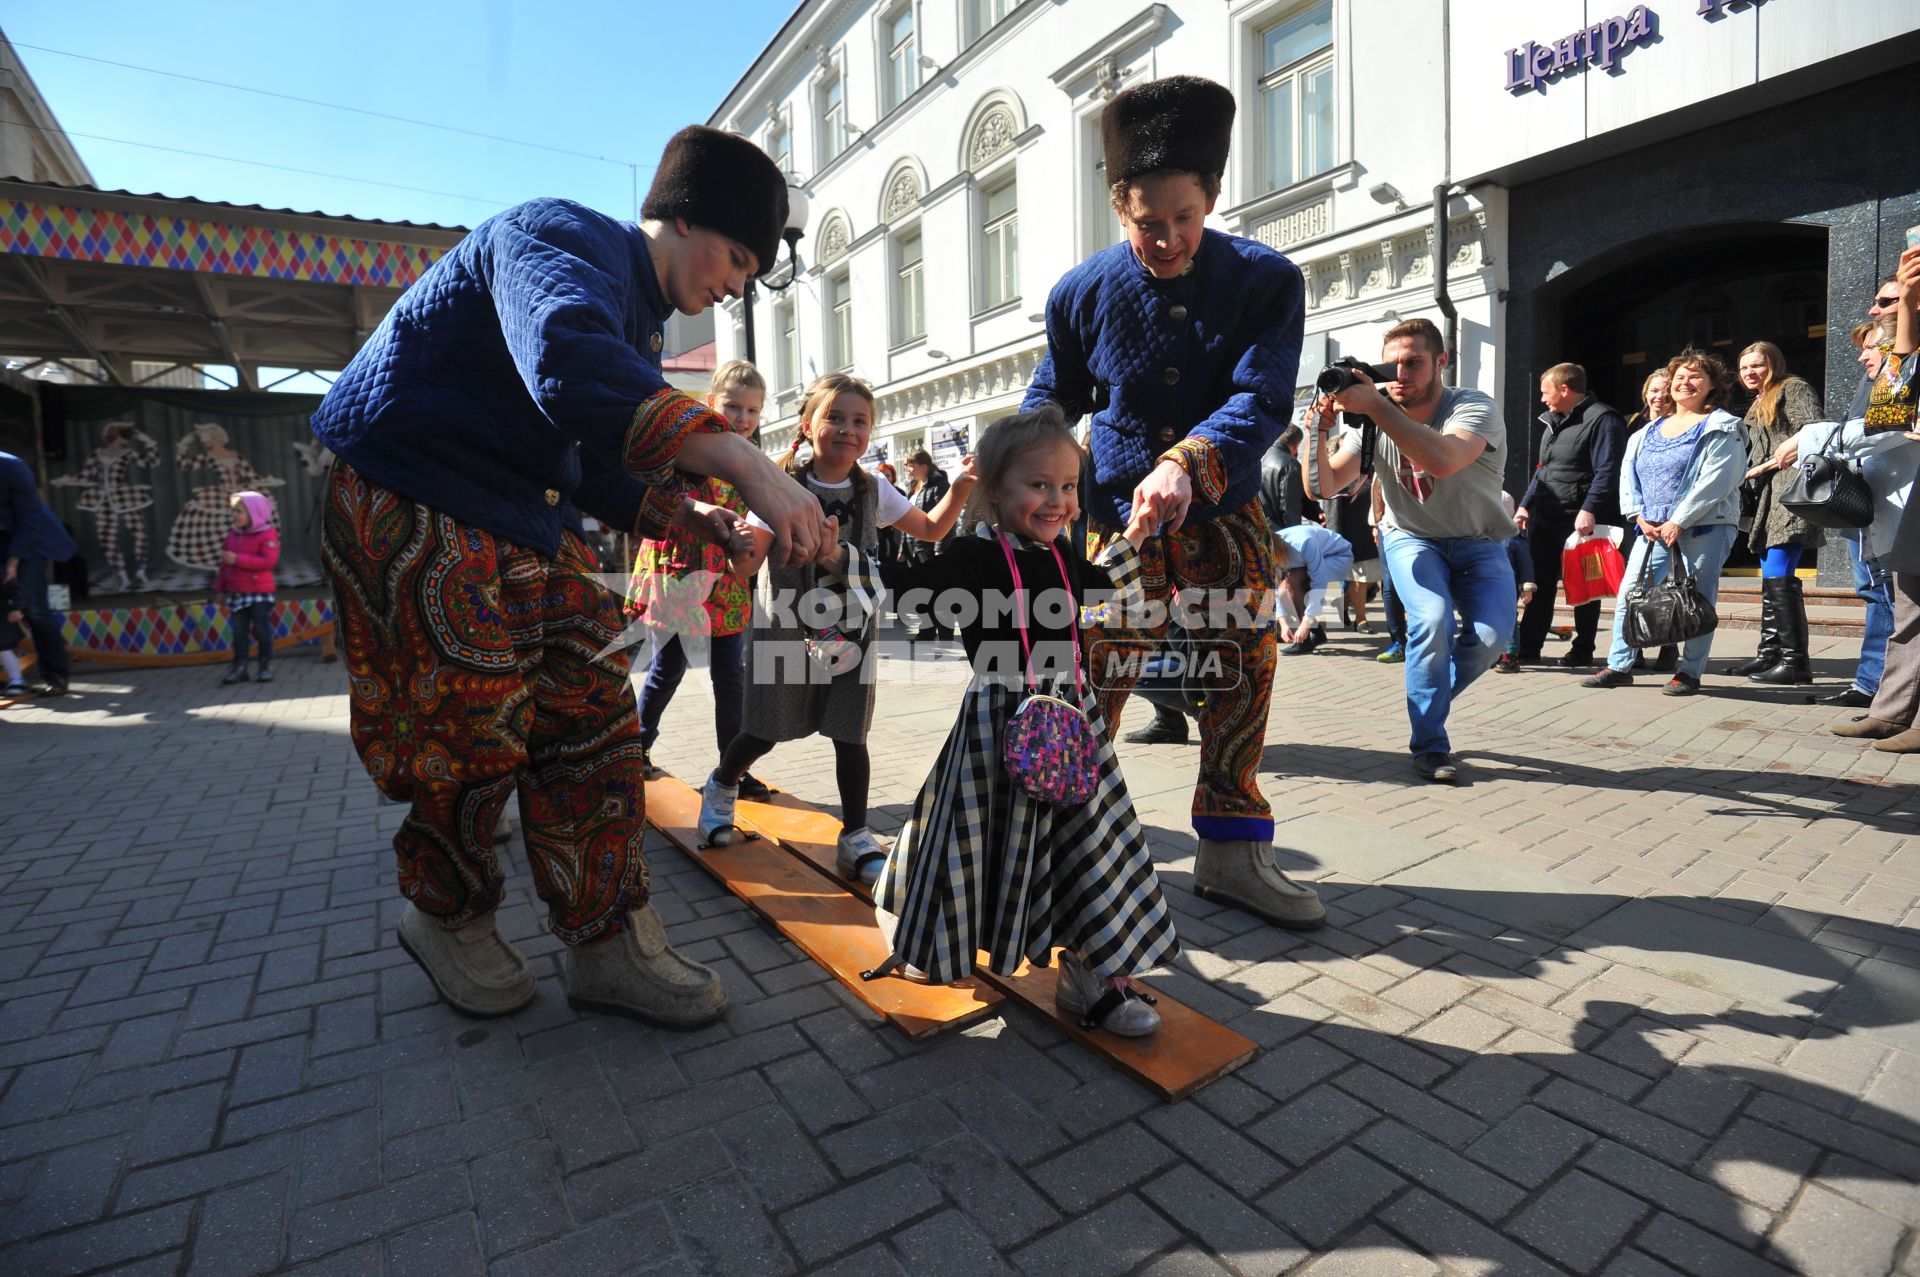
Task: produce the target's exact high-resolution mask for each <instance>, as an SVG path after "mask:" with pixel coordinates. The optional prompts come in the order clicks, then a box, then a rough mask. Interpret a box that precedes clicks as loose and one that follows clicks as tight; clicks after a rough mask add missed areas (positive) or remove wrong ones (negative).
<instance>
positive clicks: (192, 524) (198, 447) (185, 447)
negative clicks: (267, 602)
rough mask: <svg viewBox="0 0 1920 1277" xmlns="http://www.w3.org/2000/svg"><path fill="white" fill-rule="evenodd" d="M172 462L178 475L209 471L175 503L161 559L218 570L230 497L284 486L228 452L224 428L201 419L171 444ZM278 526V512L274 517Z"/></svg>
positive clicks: (229, 523) (282, 481) (229, 520)
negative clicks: (175, 512)
mask: <svg viewBox="0 0 1920 1277" xmlns="http://www.w3.org/2000/svg"><path fill="white" fill-rule="evenodd" d="M173 461H174V465H175V466H177V467H178V468H179V470H180V472H181V473H182V474H192V473H195V472H198V471H202V470H210V471H212V474H211V475H210V476H208V477H207V478H206V479H204V480H202V481H200V482H198V483H196V484H195V485H194V489H193V495H192V496H191V497H189V498H188V499H187V503H186V504H185V505H183V506H181V507H180V513H179V514H178V515H176V516H175V517H174V520H173V527H172V529H171V530H170V531H169V532H168V533H167V557H168V558H170V559H172V560H173V561H174V562H176V563H181V564H184V565H186V566H187V567H190V568H198V569H200V570H201V571H203V572H209V573H218V571H219V570H220V567H221V560H220V554H221V549H222V547H223V546H224V545H225V544H226V540H227V533H228V531H229V530H230V529H231V526H232V520H233V511H232V503H233V495H234V493H236V492H259V491H264V490H265V489H268V488H279V487H284V486H285V485H286V482H287V481H286V480H285V479H282V478H280V477H278V476H277V475H263V474H261V473H260V472H259V471H257V470H255V469H254V468H253V463H252V462H250V461H248V460H247V459H246V458H245V457H243V456H241V455H240V454H239V453H237V452H235V451H234V450H233V447H232V446H231V444H230V443H229V442H228V436H227V431H226V428H225V427H223V426H219V425H215V424H214V423H213V422H211V421H203V422H201V423H200V424H198V425H196V426H195V427H194V428H193V429H192V430H190V431H188V432H187V433H186V434H184V435H182V436H181V437H180V442H178V443H176V444H175V445H174V446H173ZM274 526H276V527H277V526H279V515H278V514H277V513H276V514H275V515H274Z"/></svg>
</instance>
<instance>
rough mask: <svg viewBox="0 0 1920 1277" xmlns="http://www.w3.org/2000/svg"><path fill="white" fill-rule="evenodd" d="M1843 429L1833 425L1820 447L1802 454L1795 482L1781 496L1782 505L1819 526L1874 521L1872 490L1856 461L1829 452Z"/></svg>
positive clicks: (1853, 525) (1857, 525) (1848, 525)
mask: <svg viewBox="0 0 1920 1277" xmlns="http://www.w3.org/2000/svg"><path fill="white" fill-rule="evenodd" d="M1840 429H1841V428H1840V427H1839V426H1835V427H1834V429H1833V433H1832V434H1830V435H1828V436H1827V442H1826V444H1825V445H1824V446H1823V447H1822V448H1821V450H1820V451H1818V452H1816V453H1814V454H1813V455H1812V456H1808V457H1802V458H1800V464H1799V465H1797V466H1795V467H1794V474H1793V482H1791V483H1789V484H1788V485H1787V490H1786V491H1785V492H1784V493H1782V494H1781V496H1780V504H1781V505H1782V506H1784V507H1786V509H1787V510H1788V511H1789V512H1791V513H1793V514H1795V515H1798V516H1799V517H1800V518H1802V519H1804V520H1806V521H1807V522H1808V523H1811V524H1812V525H1813V526H1814V527H1816V528H1864V527H1866V526H1867V525H1868V524H1870V523H1872V522H1873V492H1872V490H1871V489H1869V488H1868V487H1867V481H1866V480H1865V479H1864V478H1862V477H1861V476H1860V471H1859V470H1858V469H1856V468H1855V467H1854V464H1853V462H1851V461H1848V460H1846V459H1844V458H1841V457H1836V456H1833V455H1832V454H1831V453H1830V452H1828V449H1830V448H1832V447H1833V443H1834V440H1835V439H1838V438H1839V437H1840Z"/></svg>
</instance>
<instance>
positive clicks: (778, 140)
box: [767, 114, 794, 177]
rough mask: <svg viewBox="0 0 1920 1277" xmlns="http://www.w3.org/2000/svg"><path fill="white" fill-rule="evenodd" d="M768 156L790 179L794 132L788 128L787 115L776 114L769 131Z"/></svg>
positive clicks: (791, 174) (792, 173) (792, 171)
mask: <svg viewBox="0 0 1920 1277" xmlns="http://www.w3.org/2000/svg"><path fill="white" fill-rule="evenodd" d="M767 154H768V155H770V156H772V157H773V162H774V165H775V166H776V167H777V168H779V170H780V171H781V172H782V173H785V174H786V175H787V176H788V177H792V176H793V175H794V170H793V130H792V129H790V128H788V127H787V117H786V115H785V114H776V115H775V116H774V117H773V125H772V126H771V127H770V128H768V129H767Z"/></svg>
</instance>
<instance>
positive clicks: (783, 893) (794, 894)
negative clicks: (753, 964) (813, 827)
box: [647, 776, 1002, 1039]
mask: <svg viewBox="0 0 1920 1277" xmlns="http://www.w3.org/2000/svg"><path fill="white" fill-rule="evenodd" d="M699 819H700V795H699V793H698V792H697V791H695V790H693V789H691V788H689V787H688V786H687V785H686V784H685V783H684V782H682V781H679V780H675V779H674V778H672V777H670V776H667V777H662V778H661V779H659V780H650V781H648V782H647V823H648V824H650V825H652V826H653V827H654V828H656V829H658V830H659V831H660V832H661V833H663V834H665V835H666V836H667V837H668V838H669V839H671V840H672V841H673V842H674V843H675V845H677V846H678V847H679V848H680V849H681V850H682V851H684V852H686V853H687V855H688V856H689V857H690V858H691V859H692V860H693V861H694V862H695V863H697V864H699V865H700V866H701V867H702V868H704V869H705V870H706V871H707V872H708V873H711V874H712V875H713V876H714V877H715V878H717V879H719V880H720V881H721V882H722V883H723V884H725V886H726V887H727V888H728V889H729V890H730V891H732V892H733V893H734V894H735V895H737V896H739V897H740V898H741V899H742V900H744V901H746V902H747V903H748V904H749V905H751V906H753V908H754V909H755V911H757V912H758V913H760V914H761V915H762V916H763V917H765V918H766V919H767V920H768V921H769V922H771V923H773V925H774V926H775V927H776V928H778V930H779V931H780V934H781V935H784V936H785V937H787V939H789V940H791V941H793V943H794V944H795V945H797V946H799V948H800V951H801V952H802V953H804V954H806V955H807V956H808V957H809V958H811V959H813V960H814V961H815V962H817V963H819V964H820V966H821V967H822V968H823V969H824V970H825V971H826V972H827V973H828V974H830V975H832V976H833V977H834V978H835V979H837V980H839V981H840V983H842V984H844V985H846V986H847V988H849V989H851V990H852V991H853V994H854V996H855V997H857V998H859V999H860V1000H861V1001H862V1002H864V1003H865V1004H866V1005H867V1006H869V1007H871V1008H872V1009H873V1010H874V1011H876V1012H877V1013H879V1014H880V1015H883V1016H885V1017H886V1018H887V1019H888V1021H890V1022H891V1023H892V1024H893V1025H894V1026H895V1027H896V1028H898V1029H899V1030H900V1031H901V1032H902V1033H904V1034H906V1035H907V1036H908V1037H910V1038H915V1039H918V1038H924V1037H927V1036H929V1035H931V1034H934V1033H939V1032H941V1031H942V1030H945V1029H951V1028H957V1027H959V1026H960V1025H963V1024H968V1023H971V1022H972V1021H974V1020H977V1019H979V1018H981V1017H982V1016H984V1015H986V1014H988V1013H989V1012H991V1011H992V1010H993V1009H994V1007H995V1006H997V1005H998V1004H999V1003H1000V1002H1001V1001H1002V995H1001V994H1000V993H999V992H997V991H996V990H993V989H990V988H987V987H985V986H984V985H982V984H980V983H979V982H978V981H974V980H964V981H960V982H958V983H956V984H951V985H930V984H921V983H919V982H918V981H914V980H903V979H900V978H898V977H888V978H885V979H880V980H873V981H866V980H862V979H861V978H860V973H861V972H862V971H866V970H870V969H872V968H873V967H876V966H878V965H879V964H880V963H882V962H884V961H885V960H886V958H887V954H888V952H889V946H888V944H887V942H886V940H885V939H884V938H882V936H881V934H880V927H879V924H878V923H877V922H875V920H874V916H873V907H872V906H871V905H869V904H866V903H864V902H862V901H860V900H858V899H856V898H854V897H853V896H851V895H849V894H847V892H846V891H844V890H842V889H841V888H840V887H838V886H836V885H835V884H834V883H831V882H829V881H827V880H826V879H824V878H822V877H821V876H820V874H819V873H818V872H816V871H815V870H814V869H812V868H809V867H808V866H806V865H803V864H801V863H799V862H798V861H796V860H795V859H794V857H793V854H792V853H791V852H789V851H787V850H785V849H784V848H782V847H781V846H780V845H779V844H778V843H777V842H775V841H773V840H772V839H770V838H766V837H764V836H763V837H762V838H760V839H757V840H749V841H741V842H736V843H734V844H732V845H730V846H726V847H714V848H711V849H709V850H707V851H701V850H699V844H700V835H699V831H698V829H697V825H698V823H699ZM740 825H741V828H742V829H743V830H745V829H749V828H750V822H749V821H747V820H746V819H745V818H744V817H741V819H740Z"/></svg>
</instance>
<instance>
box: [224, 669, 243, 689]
mask: <svg viewBox="0 0 1920 1277" xmlns="http://www.w3.org/2000/svg"><path fill="white" fill-rule="evenodd" d="M246 681H247V670H246V667H245V666H244V665H236V666H234V667H233V668H232V669H230V670H228V671H227V676H226V677H225V678H223V679H221V680H220V683H221V685H222V686H226V685H227V684H229V683H244V682H246Z"/></svg>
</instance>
